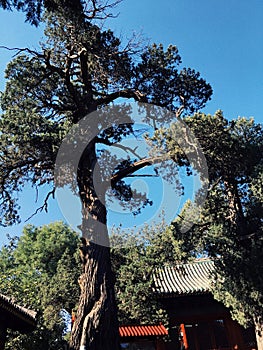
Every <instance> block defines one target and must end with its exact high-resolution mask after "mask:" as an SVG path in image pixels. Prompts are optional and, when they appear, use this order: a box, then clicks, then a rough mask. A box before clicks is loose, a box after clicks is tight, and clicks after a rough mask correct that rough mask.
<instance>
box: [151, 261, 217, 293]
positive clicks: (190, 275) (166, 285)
mask: <svg viewBox="0 0 263 350" xmlns="http://www.w3.org/2000/svg"><path fill="white" fill-rule="evenodd" d="M213 271H214V262H213V261H212V260H210V259H198V260H196V261H194V262H191V263H187V264H182V265H176V266H164V267H163V268H161V269H158V270H157V271H156V272H155V274H154V285H155V288H154V289H155V291H156V292H157V293H159V294H161V295H163V296H165V295H167V296H169V295H173V296H175V295H178V296H183V295H193V294H203V293H208V292H209V291H210V290H211V281H212V278H211V274H212V272H213Z"/></svg>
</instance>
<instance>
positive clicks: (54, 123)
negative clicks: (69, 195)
mask: <svg viewBox="0 0 263 350" xmlns="http://www.w3.org/2000/svg"><path fill="white" fill-rule="evenodd" d="M1 3H2V5H4V6H5V7H8V6H11V7H12V6H13V5H14V6H17V3H16V2H14V3H13V2H5V1H4V2H3V1H2V2H1ZM19 4H20V3H19ZM22 4H24V5H25V7H23V6H22ZM34 4H35V5H37V4H38V5H39V7H37V6H35V7H34V6H33V5H34ZM42 5H43V3H42V2H31V1H30V2H27V1H25V2H24V3H21V4H20V8H22V9H23V10H25V11H26V12H27V16H28V19H29V20H31V22H34V21H33V19H32V18H36V21H37V18H38V17H37V15H36V17H34V14H38V13H41V10H42ZM44 5H45V7H46V11H45V14H44V16H43V19H42V20H43V21H44V22H45V25H46V30H45V37H46V40H45V42H44V43H42V46H41V47H42V49H41V50H39V51H38V52H36V51H33V50H31V49H28V48H23V49H21V50H18V52H17V55H16V57H15V59H13V60H12V61H11V62H10V63H9V65H8V67H7V70H6V78H7V84H6V89H5V91H4V92H3V93H2V96H1V108H2V111H3V112H2V116H1V120H0V124H1V135H0V137H1V151H0V157H1V170H0V179H1V225H11V224H13V223H14V222H17V221H18V220H19V210H18V207H17V201H16V200H17V193H18V192H19V191H20V190H22V188H23V186H24V184H25V183H29V184H32V186H33V187H35V188H39V187H41V186H46V185H47V184H48V185H49V186H52V184H53V181H54V167H55V161H56V155H57V152H58V150H59V147H60V145H61V142H62V140H63V138H64V136H65V135H66V134H67V133H68V131H69V130H70V128H71V127H72V126H73V125H76V124H78V123H79V122H80V121H81V120H82V119H83V118H84V117H85V116H87V115H88V117H87V118H90V119H86V120H88V121H89V124H90V125H91V126H92V127H93V128H95V129H96V130H97V134H96V135H95V136H94V137H93V139H92V140H91V141H90V142H89V143H88V144H87V145H86V147H84V149H83V152H82V155H81V157H80V159H79V162H78V166H77V178H76V184H77V186H76V188H77V191H78V192H79V194H80V198H81V202H82V225H81V230H82V234H83V239H82V243H83V246H82V249H81V250H82V256H83V273H82V275H81V278H80V282H81V283H80V284H81V295H80V301H79V308H78V312H77V317H76V322H75V323H74V328H73V331H72V336H71V344H70V346H71V349H74V350H78V349H86V348H87V349H97V350H98V349H103V350H107V349H110V350H114V349H118V347H119V342H118V327H117V317H116V305H115V298H114V289H113V287H114V286H113V277H112V271H111V264H110V251H109V247H108V246H107V244H106V245H104V246H103V245H99V244H96V241H98V240H100V239H101V236H102V235H103V236H104V237H103V239H105V240H106V241H107V231H106V230H105V229H104V228H105V227H106V221H107V210H106V207H105V206H104V204H103V203H104V201H102V200H100V199H101V198H104V196H105V192H106V190H107V188H106V187H105V186H104V185H103V179H100V176H102V177H103V173H104V170H105V168H104V169H102V171H98V172H96V186H97V187H96V188H97V189H98V188H99V189H100V194H99V195H98V193H97V192H96V189H95V184H94V179H95V177H94V176H93V175H94V171H95V170H96V169H97V161H98V158H99V156H100V155H101V154H103V152H101V153H98V149H99V146H100V145H105V146H110V145H113V144H114V143H116V142H119V141H121V140H122V138H123V137H125V136H127V135H132V134H133V135H134V133H135V131H134V130H133V129H134V125H133V124H132V123H127V119H124V120H125V122H122V120H121V115H122V113H123V114H125V113H127V109H125V110H123V111H122V110H119V113H118V117H117V119H116V121H115V123H113V125H112V126H111V127H108V128H107V129H106V130H101V129H100V126H101V120H94V119H92V118H94V114H89V113H91V112H94V111H100V110H101V107H104V106H106V105H108V104H112V103H113V102H114V101H116V100H117V99H118V98H122V99H132V100H135V101H138V102H148V103H151V104H155V105H158V106H162V107H166V108H168V109H169V110H170V111H171V112H173V116H174V118H176V116H179V115H180V114H182V113H187V112H188V113H193V112H194V111H196V110H198V109H200V108H202V107H203V106H204V105H205V103H206V101H207V100H208V99H209V98H210V96H211V94H212V90H211V87H210V86H209V84H207V83H206V82H205V80H203V79H202V78H201V77H200V75H199V73H197V72H195V71H194V70H192V69H189V68H187V69H186V68H180V64H181V58H180V56H179V54H178V50H177V48H176V47H175V46H169V47H168V49H167V50H164V48H163V47H162V45H152V46H145V47H143V46H142V45H141V46H138V45H137V44H134V43H133V42H128V43H126V44H125V45H122V43H121V41H120V39H119V38H117V37H116V36H115V35H114V34H113V32H112V31H111V30H108V29H105V30H104V29H102V26H101V25H100V23H99V22H100V19H105V17H107V16H108V14H107V13H109V12H107V11H109V10H110V8H111V7H112V5H109V4H103V3H102V2H101V1H96V0H92V1H86V2H85V1H74V2H63V1H54V2H52V1H51V2H44ZM39 18H40V17H39ZM95 115H96V114H95ZM170 121H171V120H169V122H170ZM154 127H155V128H158V124H156V123H155V125H154ZM104 153H105V152H104ZM109 157H110V155H109ZM109 157H108V158H109ZM150 164H151V160H149V159H138V157H136V156H135V155H134V154H130V156H129V157H128V158H127V159H126V160H123V159H122V161H121V162H120V163H119V164H118V165H117V166H116V168H115V169H114V171H113V173H112V174H111V175H112V181H111V186H112V190H113V193H114V194H115V195H116V196H117V197H118V198H120V199H121V200H122V201H123V202H127V201H128V200H129V199H130V197H131V195H132V192H131V191H130V188H129V185H128V184H125V182H124V178H125V177H127V176H128V175H129V174H131V173H132V172H134V171H135V170H136V169H139V168H143V167H146V166H148V165H150ZM73 187H74V186H73ZM45 188H47V187H45ZM53 193H54V191H53V190H51V192H49V193H47V197H46V201H45V203H44V205H43V207H42V208H45V207H46V205H47V200H48V198H49V197H50V195H51V194H53ZM140 201H141V206H145V205H147V203H150V202H149V200H148V199H147V198H145V196H141V197H140V196H138V198H137V202H140ZM137 204H138V203H137ZM94 221H98V222H99V223H101V224H102V225H101V226H99V225H97V226H96V225H95V226H94ZM94 227H95V228H94ZM98 227H102V229H101V231H99V230H98Z"/></svg>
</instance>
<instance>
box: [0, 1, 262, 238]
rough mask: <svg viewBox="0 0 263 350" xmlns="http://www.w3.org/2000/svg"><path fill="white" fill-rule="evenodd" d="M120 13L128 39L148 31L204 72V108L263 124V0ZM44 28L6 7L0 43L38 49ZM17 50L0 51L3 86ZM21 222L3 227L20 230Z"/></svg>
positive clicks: (143, 6) (165, 5)
mask: <svg viewBox="0 0 263 350" xmlns="http://www.w3.org/2000/svg"><path fill="white" fill-rule="evenodd" d="M117 12H119V16H118V17H117V18H115V19H111V20H110V21H109V23H108V24H106V25H109V26H110V27H111V28H112V29H113V30H115V31H116V32H117V33H118V34H120V35H121V36H122V37H123V38H127V37H129V36H131V35H132V33H133V32H135V33H142V35H143V36H144V38H146V39H147V40H149V41H150V42H156V43H163V45H164V46H167V45H169V44H175V45H176V46H177V47H178V49H179V53H180V54H181V56H182V60H183V66H187V67H191V68H194V69H196V70H197V71H199V72H200V73H201V76H202V77H204V78H205V79H206V80H207V81H208V82H209V83H210V84H211V85H212V87H213V90H214V94H213V97H212V100H211V101H210V102H209V103H208V104H207V106H206V108H205V109H204V110H203V111H204V112H206V113H211V114H213V113H214V112H215V111H216V110H218V109H222V110H223V111H224V114H225V116H226V117H227V118H229V119H232V118H236V117H237V116H247V117H250V116H253V117H254V118H255V120H256V121H257V122H260V123H262V122H263V96H262V95H263V3H262V1H261V0H250V1H247V0H239V1H238V0H221V1H218V0H217V1H215V0H198V1H197V0H162V1H157V0H155V1H154V0H143V1H141V0H124V1H123V2H122V3H121V4H120V5H119V6H118V8H117V9H116V13H117ZM41 37H42V30H41V28H34V27H32V26H30V25H29V24H25V23H24V15H23V14H17V13H16V12H13V13H9V12H5V11H3V10H0V45H3V46H8V47H30V48H37V46H38V42H39V40H40V38H41ZM11 57H12V53H11V52H10V51H6V50H3V49H0V90H3V89H4V69H5V66H6V64H7V63H8V61H9V60H10V59H11ZM32 196H34V194H32V193H30V195H28V192H27V193H26V194H25V195H22V203H23V215H22V216H23V221H24V220H25V219H26V218H27V217H28V216H30V213H32V210H31V205H32V204H31V203H32ZM56 219H62V215H61V213H60V211H59V209H58V207H57V205H56V203H54V202H51V203H50V213H49V214H46V213H42V214H40V215H38V216H37V217H34V219H33V220H31V221H30V222H32V223H34V224H36V225H38V224H39V225H42V224H44V223H48V222H50V221H54V220H56ZM23 225H24V222H23V223H22V225H20V226H16V227H13V228H9V229H7V230H6V229H1V228H0V231H2V232H1V233H0V243H1V241H3V239H4V236H5V234H6V233H7V232H10V233H11V234H19V233H20V232H21V228H22V226H23Z"/></svg>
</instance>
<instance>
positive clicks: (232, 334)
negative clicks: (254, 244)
mask: <svg viewBox="0 0 263 350" xmlns="http://www.w3.org/2000/svg"><path fill="white" fill-rule="evenodd" d="M213 271H214V263H213V261H212V260H209V259H199V260H197V261H195V262H192V263H188V264H183V265H177V266H164V267H163V268H161V269H159V270H158V271H157V272H156V274H155V276H154V283H155V292H156V293H158V296H159V299H160V302H161V303H162V305H163V308H165V309H166V310H167V312H168V315H169V337H170V342H163V341H162V337H163V336H164V334H161V333H160V334H159V335H156V336H155V337H154V336H153V337H154V338H152V339H151V338H150V334H147V332H145V333H142V332H141V333H140V332H138V333H137V334H136V335H134V336H133V334H132V333H131V334H130V336H129V337H127V336H125V334H126V335H127V333H124V334H122V333H121V332H120V335H121V337H122V340H126V341H127V347H126V348H125V347H123V349H129V350H130V349H132V350H182V349H185V350H212V349H213V350H217V349H218V350H219V349H220V350H230V349H239V350H251V349H256V339H255V334H254V332H253V331H252V330H251V329H250V330H245V329H244V328H243V327H241V326H240V325H239V324H238V323H237V322H235V321H233V320H232V318H231V315H230V312H229V310H228V309H227V308H226V307H225V306H224V305H223V304H222V303H220V302H218V301H216V300H215V299H214V298H213V295H212V293H211V283H212V273H213ZM140 339H141V340H143V341H144V342H143V341H141V342H140ZM129 346H130V347H129Z"/></svg>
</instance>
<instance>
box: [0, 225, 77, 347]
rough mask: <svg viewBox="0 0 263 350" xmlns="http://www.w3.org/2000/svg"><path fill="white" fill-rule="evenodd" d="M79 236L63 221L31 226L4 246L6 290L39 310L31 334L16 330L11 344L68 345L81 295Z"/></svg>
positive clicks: (1, 262)
mask: <svg viewBox="0 0 263 350" xmlns="http://www.w3.org/2000/svg"><path fill="white" fill-rule="evenodd" d="M78 241H79V237H78V235H77V234H76V233H74V232H73V231H72V230H71V229H69V227H67V226H66V225H65V224H62V223H59V222H58V223H54V224H50V225H48V226H43V227H39V228H37V227H34V226H31V225H28V226H26V227H25V228H24V230H23V233H22V235H21V237H20V238H17V240H16V239H11V240H10V241H9V244H8V245H6V246H4V247H3V248H2V249H1V251H0V267H1V269H0V270H1V273H0V281H1V293H3V294H6V295H8V296H12V297H13V298H14V299H15V301H16V302H17V303H18V304H20V305H24V306H26V307H28V308H31V309H33V310H35V311H37V312H38V315H37V317H38V325H37V329H36V330H35V331H34V332H33V333H32V334H31V335H21V334H19V333H17V334H16V333H15V334H14V333H10V335H9V337H8V341H7V345H6V348H7V349H17V350H18V349H19V350H21V349H24V350H33V349H43V350H46V349H50V350H51V349H54V350H55V349H56V350H58V349H61V350H62V349H64V345H65V344H66V341H65V339H64V335H65V333H66V329H67V325H68V320H67V319H66V318H65V315H66V314H69V315H71V311H72V309H73V308H74V307H75V305H76V303H77V300H78V293H79V288H78V283H77V280H78V275H79V268H80V261H79V257H78V251H77V247H78Z"/></svg>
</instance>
